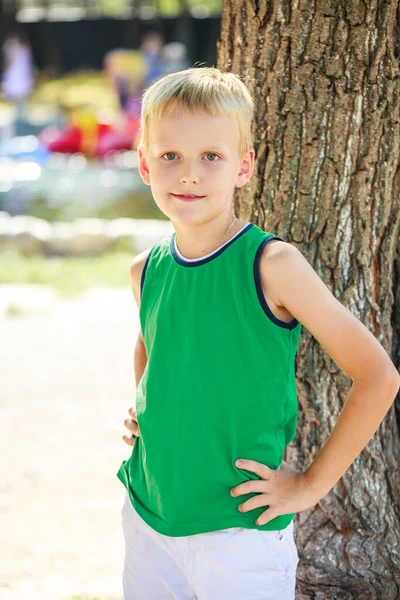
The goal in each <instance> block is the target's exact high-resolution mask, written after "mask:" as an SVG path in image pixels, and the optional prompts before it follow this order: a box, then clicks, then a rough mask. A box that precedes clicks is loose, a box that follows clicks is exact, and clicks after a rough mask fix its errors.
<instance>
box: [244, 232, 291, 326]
mask: <svg viewBox="0 0 400 600" xmlns="http://www.w3.org/2000/svg"><path fill="white" fill-rule="evenodd" d="M271 240H281V241H282V242H284V241H285V240H284V239H283V238H281V237H279V236H278V235H271V236H270V237H268V238H265V240H263V241H262V242H261V244H260V245H259V247H258V249H257V252H256V256H255V258H254V281H255V284H256V289H257V295H258V299H259V301H260V304H261V308H262V309H263V311H264V312H265V314H266V315H267V317H268V318H269V319H270V320H271V321H272V322H273V323H275V325H279V327H283V328H284V329H294V328H295V327H296V326H297V325H298V323H299V321H298V320H297V319H294V318H293V319H292V320H291V321H290V322H289V323H286V322H285V321H281V319H278V317H276V316H275V315H274V313H273V312H272V311H271V309H270V307H269V306H268V304H267V301H266V300H265V296H264V292H263V289H262V285H261V278H260V260H261V254H262V251H263V249H264V247H265V246H266V245H267V244H268V242H270V241H271Z"/></svg>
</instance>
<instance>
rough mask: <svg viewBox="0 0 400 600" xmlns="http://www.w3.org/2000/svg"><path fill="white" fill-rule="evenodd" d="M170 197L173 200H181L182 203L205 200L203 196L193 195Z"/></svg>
mask: <svg viewBox="0 0 400 600" xmlns="http://www.w3.org/2000/svg"><path fill="white" fill-rule="evenodd" d="M171 196H174V198H177V199H178V200H183V201H184V202H193V201H194V200H201V199H202V198H205V196H195V195H194V194H190V195H182V194H171Z"/></svg>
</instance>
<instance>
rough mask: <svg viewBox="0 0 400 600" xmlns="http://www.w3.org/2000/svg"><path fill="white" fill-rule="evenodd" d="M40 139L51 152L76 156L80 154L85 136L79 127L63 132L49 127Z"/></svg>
mask: <svg viewBox="0 0 400 600" xmlns="http://www.w3.org/2000/svg"><path fill="white" fill-rule="evenodd" d="M39 137H40V141H41V142H42V143H43V144H44V145H45V146H46V147H47V148H48V149H49V150H50V152H65V153H69V154H74V153H75V152H80V149H81V144H82V137H83V136H82V131H81V130H80V129H79V128H78V127H68V128H67V129H63V130H60V129H57V128H53V127H49V128H47V129H45V130H44V131H42V133H41V134H40V136H39Z"/></svg>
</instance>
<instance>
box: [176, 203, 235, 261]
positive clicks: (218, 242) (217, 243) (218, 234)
mask: <svg viewBox="0 0 400 600" xmlns="http://www.w3.org/2000/svg"><path fill="white" fill-rule="evenodd" d="M225 221H226V222H225ZM225 221H223V222H222V221H218V222H217V223H211V222H208V223H204V224H202V225H198V226H192V227H182V226H181V225H179V223H175V222H172V224H173V226H174V229H175V231H176V239H175V242H176V245H177V247H178V250H179V252H180V254H181V255H182V256H183V257H184V258H187V259H194V258H202V256H206V255H207V254H211V253H212V252H214V251H215V250H217V249H218V248H220V247H221V246H223V245H224V244H226V243H227V242H229V240H230V239H232V238H233V237H234V236H235V235H236V234H237V232H238V231H240V230H241V229H242V227H244V225H246V221H242V220H241V219H238V218H235V221H234V223H233V225H232V227H231V229H229V232H228V233H227V235H226V236H225V237H224V234H225V232H226V231H227V229H228V228H229V225H230V223H231V221H232V214H230V215H229V220H228V219H225Z"/></svg>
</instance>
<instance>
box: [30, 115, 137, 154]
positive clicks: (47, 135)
mask: <svg viewBox="0 0 400 600" xmlns="http://www.w3.org/2000/svg"><path fill="white" fill-rule="evenodd" d="M138 133H139V120H138V119H136V118H133V117H129V116H128V117H127V118H126V120H125V121H124V123H123V125H122V127H119V128H115V127H113V126H112V125H111V124H110V123H97V125H96V129H95V133H94V138H95V139H94V142H95V145H94V148H93V150H94V152H95V154H96V156H97V157H99V158H103V157H104V155H105V154H107V152H110V150H132V148H133V144H134V142H135V140H136V137H137V135H138ZM39 137H40V141H41V142H42V143H43V144H44V146H46V148H48V149H49V150H50V152H63V153H68V154H74V153H76V152H84V141H85V138H84V130H83V129H82V128H81V127H78V126H76V125H73V126H71V127H68V128H66V129H57V128H54V127H49V128H47V129H45V130H44V131H42V133H41V135H40V136H39Z"/></svg>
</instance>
